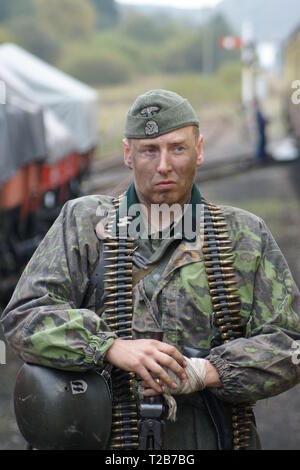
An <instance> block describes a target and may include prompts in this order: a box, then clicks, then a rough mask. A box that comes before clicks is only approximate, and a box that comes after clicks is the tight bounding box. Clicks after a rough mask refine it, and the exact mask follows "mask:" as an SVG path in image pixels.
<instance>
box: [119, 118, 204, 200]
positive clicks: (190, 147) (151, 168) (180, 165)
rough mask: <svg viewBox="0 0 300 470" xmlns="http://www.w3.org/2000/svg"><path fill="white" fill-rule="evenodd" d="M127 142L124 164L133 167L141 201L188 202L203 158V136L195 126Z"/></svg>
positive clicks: (136, 187)
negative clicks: (197, 133)
mask: <svg viewBox="0 0 300 470" xmlns="http://www.w3.org/2000/svg"><path fill="white" fill-rule="evenodd" d="M123 144H124V159H125V165H126V166H128V167H129V168H131V169H132V170H133V174H134V183H135V189H136V192H137V195H138V198H139V200H140V201H141V202H142V203H144V204H146V205H148V206H149V205H150V204H162V203H167V204H169V205H171V204H174V203H179V204H181V205H183V204H185V203H187V202H188V200H189V197H190V194H191V190H192V186H193V182H194V178H195V174H196V169H197V166H200V165H201V163H202V161H203V153H202V151H203V138H202V136H200V137H199V138H198V137H196V133H195V128H194V127H193V126H187V127H183V128H181V129H178V130H176V131H173V132H170V133H168V134H165V135H162V136H159V137H156V138H154V139H132V140H131V142H130V145H128V143H127V141H126V139H125V140H124V141H123Z"/></svg>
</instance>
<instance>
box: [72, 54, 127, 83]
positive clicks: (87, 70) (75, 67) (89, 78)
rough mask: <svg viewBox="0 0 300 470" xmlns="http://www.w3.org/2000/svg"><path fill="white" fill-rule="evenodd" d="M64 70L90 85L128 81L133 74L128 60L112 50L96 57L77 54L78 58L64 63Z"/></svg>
mask: <svg viewBox="0 0 300 470" xmlns="http://www.w3.org/2000/svg"><path fill="white" fill-rule="evenodd" d="M64 70H65V71H66V72H67V73H69V74H71V75H73V76H74V77H76V78H78V79H79V80H81V81H83V82H85V83H87V84H89V85H116V84H120V83H126V82H128V81H129V79H130V76H131V70H130V67H129V65H128V62H127V61H126V60H124V59H123V57H122V56H121V55H120V54H118V53H114V54H111V53H110V52H106V53H102V54H101V55H97V56H96V57H92V56H89V57H87V56H85V55H84V56H83V57H80V56H77V59H76V60H74V61H71V62H69V63H68V64H65V65H64Z"/></svg>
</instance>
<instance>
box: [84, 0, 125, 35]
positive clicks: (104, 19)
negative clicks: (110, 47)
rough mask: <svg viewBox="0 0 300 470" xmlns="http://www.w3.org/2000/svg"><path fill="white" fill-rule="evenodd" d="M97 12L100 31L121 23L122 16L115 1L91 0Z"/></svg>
mask: <svg viewBox="0 0 300 470" xmlns="http://www.w3.org/2000/svg"><path fill="white" fill-rule="evenodd" d="M90 1H91V3H92V5H93V6H94V8H95V10H96V12H97V17H98V20H97V24H98V28H99V29H107V28H111V27H114V26H116V25H117V24H118V22H119V21H120V14H119V9H118V7H117V4H116V2H115V1H114V0H90Z"/></svg>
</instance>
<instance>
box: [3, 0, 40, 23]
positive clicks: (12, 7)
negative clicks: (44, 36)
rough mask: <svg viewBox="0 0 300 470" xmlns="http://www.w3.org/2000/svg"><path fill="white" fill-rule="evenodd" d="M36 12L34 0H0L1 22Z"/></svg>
mask: <svg viewBox="0 0 300 470" xmlns="http://www.w3.org/2000/svg"><path fill="white" fill-rule="evenodd" d="M33 14H34V3H33V0H0V23H4V22H7V21H9V20H11V19H13V18H16V17H20V16H30V15H33Z"/></svg>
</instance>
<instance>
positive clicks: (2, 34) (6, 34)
mask: <svg viewBox="0 0 300 470" xmlns="http://www.w3.org/2000/svg"><path fill="white" fill-rule="evenodd" d="M15 40H16V39H15V37H14V35H13V33H12V32H11V31H10V30H9V29H8V28H4V27H3V28H2V27H1V28H0V44H2V43H5V42H15Z"/></svg>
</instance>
